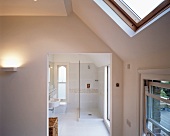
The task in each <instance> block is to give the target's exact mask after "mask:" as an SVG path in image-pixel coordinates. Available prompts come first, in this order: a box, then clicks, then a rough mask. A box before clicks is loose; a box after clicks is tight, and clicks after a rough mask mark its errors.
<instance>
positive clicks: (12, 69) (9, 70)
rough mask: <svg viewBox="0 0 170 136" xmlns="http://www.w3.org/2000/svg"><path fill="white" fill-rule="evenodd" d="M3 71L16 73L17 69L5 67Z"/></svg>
mask: <svg viewBox="0 0 170 136" xmlns="http://www.w3.org/2000/svg"><path fill="white" fill-rule="evenodd" d="M1 71H7V72H16V71H17V67H3V68H1Z"/></svg>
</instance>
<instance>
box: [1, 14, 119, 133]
mask: <svg viewBox="0 0 170 136" xmlns="http://www.w3.org/2000/svg"><path fill="white" fill-rule="evenodd" d="M1 28H2V29H3V34H2V37H3V40H2V42H1V44H0V49H1V51H0V52H1V53H0V59H1V60H2V59H4V58H5V57H6V56H15V57H17V58H18V59H19V61H20V63H21V66H20V67H19V68H18V71H17V72H15V73H9V74H7V75H5V76H4V77H3V80H2V90H3V92H2V98H3V99H2V101H3V102H2V103H1V106H2V110H3V114H2V136H13V135H14V136H46V135H47V54H48V53H98V52H100V53H113V55H114V56H113V61H112V62H113V63H114V65H115V67H114V68H113V72H114V71H115V72H114V73H115V74H114V79H113V84H114V82H117V81H116V80H119V79H120V76H121V75H122V73H121V69H122V61H121V60H120V58H119V57H117V56H116V55H115V54H114V52H112V50H111V49H110V48H109V47H108V46H107V45H106V44H104V43H103V42H102V41H101V40H100V39H99V38H98V37H97V36H96V35H95V34H94V33H93V32H92V31H91V30H90V29H89V28H88V27H87V26H86V25H85V24H83V23H82V22H81V21H80V19H79V18H77V16H75V15H74V14H72V15H71V16H68V17H2V27H1ZM119 89H121V88H119ZM117 93H118V94H119V93H120V95H121V93H122V90H118V91H117ZM115 96H116V95H115ZM115 96H114V95H113V96H112V97H113V98H115ZM116 97H117V96H116ZM116 102H118V103H116V106H118V105H119V108H120V109H121V107H122V99H121V98H120V99H119V100H118V101H116ZM113 106H114V105H113ZM120 111H121V110H115V111H114V116H113V120H119V121H117V122H116V124H114V125H115V126H114V125H113V128H114V127H116V128H117V126H118V127H119V128H122V126H121V125H122V124H121V123H119V122H121V120H122V117H121V115H120V114H119V112H120ZM116 115H118V116H116ZM7 119H8V120H7ZM114 131H118V133H119V132H120V131H119V129H118V130H114ZM114 133H115V132H114Z"/></svg>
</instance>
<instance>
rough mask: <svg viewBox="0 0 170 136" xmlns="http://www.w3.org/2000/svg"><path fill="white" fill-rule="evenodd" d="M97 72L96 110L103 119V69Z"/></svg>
mask: <svg viewBox="0 0 170 136" xmlns="http://www.w3.org/2000/svg"><path fill="white" fill-rule="evenodd" d="M97 72H98V91H99V93H98V95H99V96H98V97H99V99H98V109H99V112H100V115H101V116H102V117H103V118H104V67H100V68H98V69H97Z"/></svg>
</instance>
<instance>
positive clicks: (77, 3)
mask: <svg viewBox="0 0 170 136" xmlns="http://www.w3.org/2000/svg"><path fill="white" fill-rule="evenodd" d="M71 2H72V3H71ZM72 9H73V12H74V13H75V14H76V15H77V16H78V17H79V18H80V19H81V20H82V21H83V22H84V23H85V24H86V25H87V26H88V27H89V28H90V29H91V30H92V31H93V32H94V33H96V35H97V36H98V37H99V38H100V39H102V40H103V41H104V42H105V43H106V44H107V45H108V46H109V47H110V48H111V49H112V50H113V51H114V52H115V53H116V54H117V55H118V56H119V57H120V58H121V59H122V60H124V61H128V60H139V59H141V58H142V59H147V58H148V57H152V58H156V57H162V58H163V57H167V56H168V57H170V53H169V52H170V46H169V45H170V38H169V37H170V13H167V14H166V15H165V16H163V17H162V18H160V19H159V20H158V21H156V22H154V23H153V24H152V25H151V26H149V27H147V28H146V29H144V30H143V31H142V32H140V33H138V34H137V35H136V36H134V37H132V38H131V37H129V36H128V35H127V34H126V33H125V32H124V31H123V30H122V29H121V28H120V27H119V26H118V25H117V24H116V23H115V22H114V21H113V20H112V19H110V17H109V16H108V15H106V13H105V12H104V11H103V10H102V9H100V7H98V5H97V4H96V3H95V2H94V1H93V0H72V1H71V0H37V1H36V2H34V0H0V16H67V15H68V14H70V13H71V12H72Z"/></svg>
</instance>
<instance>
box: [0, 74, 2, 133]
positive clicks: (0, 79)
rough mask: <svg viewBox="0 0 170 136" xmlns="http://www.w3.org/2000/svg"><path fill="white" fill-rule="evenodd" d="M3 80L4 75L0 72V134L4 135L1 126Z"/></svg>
mask: <svg viewBox="0 0 170 136" xmlns="http://www.w3.org/2000/svg"><path fill="white" fill-rule="evenodd" d="M1 82H2V75H1V73H0V136H1V135H2V129H1V126H2V85H1Z"/></svg>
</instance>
